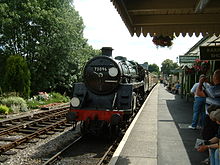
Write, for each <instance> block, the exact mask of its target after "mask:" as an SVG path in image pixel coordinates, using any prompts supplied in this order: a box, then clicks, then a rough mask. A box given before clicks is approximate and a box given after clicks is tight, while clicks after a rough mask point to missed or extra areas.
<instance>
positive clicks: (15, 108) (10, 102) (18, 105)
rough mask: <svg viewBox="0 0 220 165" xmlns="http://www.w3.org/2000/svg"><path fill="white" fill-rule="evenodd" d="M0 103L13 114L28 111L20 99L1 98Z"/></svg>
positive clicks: (23, 101)
mask: <svg viewBox="0 0 220 165" xmlns="http://www.w3.org/2000/svg"><path fill="white" fill-rule="evenodd" d="M1 103H2V104H4V105H6V106H7V107H9V108H10V109H11V110H12V112H14V113H18V112H26V111H27V110H28V109H27V104H26V101H25V100H24V99H23V98H21V97H8V98H3V99H2V100H1Z"/></svg>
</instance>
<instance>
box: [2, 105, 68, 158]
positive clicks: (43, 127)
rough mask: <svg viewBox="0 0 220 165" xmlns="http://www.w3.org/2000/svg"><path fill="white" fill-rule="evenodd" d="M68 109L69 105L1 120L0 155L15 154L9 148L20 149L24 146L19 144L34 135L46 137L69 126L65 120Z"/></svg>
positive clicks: (31, 138) (28, 141)
mask: <svg viewBox="0 0 220 165" xmlns="http://www.w3.org/2000/svg"><path fill="white" fill-rule="evenodd" d="M68 110H69V107H68V106H64V107H58V108H54V109H51V110H47V111H41V112H37V113H33V114H29V115H24V116H18V117H14V118H9V119H5V120H1V121H0V156H2V155H10V154H15V153H14V152H10V149H13V148H17V149H22V148H23V147H24V146H21V144H24V143H30V142H32V140H33V139H34V138H36V137H38V138H42V139H43V138H46V137H47V136H49V135H52V134H54V133H55V132H57V131H58V132H61V131H63V130H64V129H65V128H66V127H68V126H71V124H68V123H67V120H66V113H67V112H68ZM0 161H1V159H0ZM2 161H4V160H2Z"/></svg>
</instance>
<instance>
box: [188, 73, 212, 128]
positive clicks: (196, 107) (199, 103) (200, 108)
mask: <svg viewBox="0 0 220 165" xmlns="http://www.w3.org/2000/svg"><path fill="white" fill-rule="evenodd" d="M205 77H206V76H205V75H204V74H202V75H200V77H199V79H201V78H205ZM205 80H206V81H207V79H205ZM203 85H204V86H205V87H206V88H208V86H209V84H208V83H207V82H205V83H203ZM198 87H199V83H195V84H194V85H193V87H192V89H191V93H193V94H194V104H193V118H192V124H191V125H190V126H189V127H188V128H190V129H196V128H197V124H198V120H199V115H200V114H201V119H200V123H199V126H200V127H203V126H204V121H205V116H206V114H205V101H206V95H205V93H204V92H203V91H202V92H200V93H201V94H200V96H198V95H197V94H196V90H197V88H198Z"/></svg>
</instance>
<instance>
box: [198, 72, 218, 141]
mask: <svg viewBox="0 0 220 165" xmlns="http://www.w3.org/2000/svg"><path fill="white" fill-rule="evenodd" d="M212 81H213V85H209V86H208V87H204V85H203V84H204V82H205V78H204V77H202V78H200V80H199V86H198V88H197V90H196V95H197V96H203V94H204V93H205V94H206V118H205V125H204V128H203V129H202V132H201V133H202V137H203V139H204V140H208V139H210V138H212V137H213V136H214V135H215V133H216V129H217V127H218V126H216V125H217V124H216V123H215V122H213V121H212V120H210V118H209V115H208V112H207V110H208V108H209V107H211V106H216V107H218V106H220V69H217V70H216V71H215V72H214V74H213V78H212ZM210 127H211V128H210Z"/></svg>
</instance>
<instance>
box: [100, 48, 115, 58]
mask: <svg viewBox="0 0 220 165" xmlns="http://www.w3.org/2000/svg"><path fill="white" fill-rule="evenodd" d="M101 50H102V55H104V56H108V57H112V50H113V49H112V47H102V49H101Z"/></svg>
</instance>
